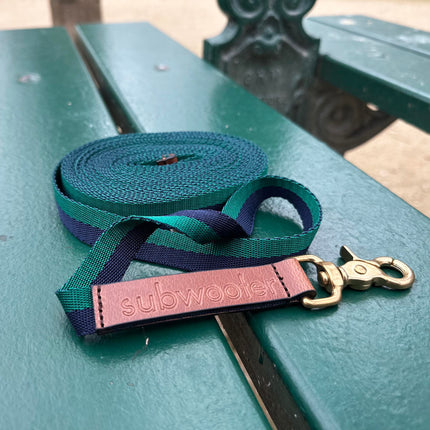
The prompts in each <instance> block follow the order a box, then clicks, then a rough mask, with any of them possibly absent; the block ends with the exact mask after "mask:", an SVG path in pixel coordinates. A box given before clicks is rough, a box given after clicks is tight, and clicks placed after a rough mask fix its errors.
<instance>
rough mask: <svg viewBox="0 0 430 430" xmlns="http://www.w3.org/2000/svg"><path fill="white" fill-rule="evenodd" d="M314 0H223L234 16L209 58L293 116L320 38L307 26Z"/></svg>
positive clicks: (207, 48) (207, 51)
mask: <svg viewBox="0 0 430 430" xmlns="http://www.w3.org/2000/svg"><path fill="white" fill-rule="evenodd" d="M314 3H315V0H218V4H219V6H220V8H221V9H222V11H223V12H224V13H225V14H226V15H227V16H228V18H229V21H228V24H227V26H226V28H225V29H224V31H223V33H221V34H220V35H219V36H217V37H214V38H212V39H208V40H206V41H205V45H204V58H205V59H206V60H207V61H208V62H210V63H212V64H213V65H215V66H216V67H217V68H218V69H220V70H221V71H222V72H224V73H225V74H226V75H228V76H230V77H231V78H232V79H233V80H234V81H236V82H237V83H239V84H240V85H242V86H243V87H245V88H246V89H247V90H249V91H250V92H251V93H253V94H255V95H256V96H257V97H258V98H260V99H261V100H263V101H264V102H266V103H267V104H269V105H270V106H272V107H273V108H275V109H276V110H277V111H279V112H280V113H282V114H283V115H287V116H290V117H292V118H294V116H295V111H297V109H298V106H299V105H300V103H301V102H302V98H303V96H304V94H305V91H306V89H307V88H308V87H309V85H310V84H311V82H312V79H313V76H314V73H315V67H316V62H317V58H318V47H319V41H318V40H316V39H313V38H311V37H310V36H308V35H307V34H306V33H305V31H304V30H303V27H302V18H303V16H304V15H305V14H306V13H307V12H308V11H309V10H310V9H311V8H312V6H313V5H314Z"/></svg>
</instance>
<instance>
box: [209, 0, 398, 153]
mask: <svg viewBox="0 0 430 430" xmlns="http://www.w3.org/2000/svg"><path fill="white" fill-rule="evenodd" d="M218 4H219V6H220V8H221V9H222V11H223V12H224V13H225V14H226V15H227V16H228V19H229V20H228V24H227V26H226V28H225V29H224V31H223V32H222V33H221V34H220V35H219V36H216V37H214V38H211V39H208V40H205V44H204V58H205V60H206V61H208V62H210V63H212V64H213V65H214V66H216V67H217V68H218V69H220V70H221V71H222V72H223V73H225V74H226V75H228V76H230V77H231V78H232V79H233V80H234V81H236V82H237V83H238V84H240V85H241V86H243V87H245V88H246V89H247V90H248V91H249V92H251V93H252V94H254V95H256V96H257V97H258V98H259V99H261V100H263V101H264V102H266V103H267V104H268V105H270V106H272V107H273V108H274V109H276V110H277V111H278V112H280V113H281V114H283V115H285V116H288V117H289V118H291V119H292V120H293V121H295V122H297V123H299V124H300V125H301V126H302V127H304V128H305V129H306V130H308V131H309V132H310V133H312V134H313V135H315V136H316V137H318V138H319V139H321V140H323V141H324V142H326V143H328V144H329V145H331V146H332V147H333V148H334V149H336V150H337V151H338V152H340V153H344V152H345V151H346V150H347V149H350V148H353V147H354V146H357V145H359V144H361V143H363V142H365V141H366V140H368V139H369V138H371V137H372V136H374V135H375V134H377V133H378V132H379V131H381V130H382V129H384V128H385V127H387V126H388V125H389V124H390V123H391V122H393V121H394V118H393V117H391V116H389V115H387V114H385V113H383V112H380V111H378V110H372V109H370V108H369V106H368V105H367V104H366V103H365V102H363V101H361V100H359V99H357V98H355V97H353V96H352V95H350V94H347V93H346V92H344V91H342V90H340V89H337V88H335V87H333V86H331V85H329V84H328V83H325V82H323V81H321V80H320V79H318V77H317V75H318V73H317V61H318V49H319V40H316V39H314V38H312V37H310V36H308V35H307V34H306V33H305V31H304V29H303V26H302V20H303V17H304V16H305V15H306V13H307V12H308V11H309V10H310V9H311V8H312V6H313V5H314V4H315V0H218Z"/></svg>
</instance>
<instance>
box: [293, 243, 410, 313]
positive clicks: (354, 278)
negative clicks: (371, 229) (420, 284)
mask: <svg viewBox="0 0 430 430" xmlns="http://www.w3.org/2000/svg"><path fill="white" fill-rule="evenodd" d="M340 256H341V257H342V258H343V260H344V261H345V264H343V265H342V266H340V267H337V266H336V265H335V264H333V263H331V262H329V261H323V260H322V259H321V258H319V257H316V256H315V255H299V256H297V257H294V258H296V259H297V260H298V261H299V262H301V263H313V264H314V265H315V266H316V267H317V270H318V283H319V284H320V285H321V286H322V287H324V288H325V289H326V290H327V292H328V293H330V296H329V297H326V298H322V299H310V298H308V297H305V298H303V299H302V304H303V306H304V307H305V308H308V309H322V308H325V307H328V306H334V305H337V304H338V303H339V302H340V300H341V299H342V291H343V289H344V288H345V287H350V288H352V289H354V290H360V291H363V290H367V289H368V288H370V287H371V286H384V287H388V288H391V289H395V290H404V289H407V288H410V287H411V286H412V284H413V283H414V280H415V275H414V272H413V271H412V269H411V268H410V267H409V266H408V265H407V264H405V263H403V262H402V261H399V260H395V259H394V258H391V257H377V258H374V259H373V260H363V259H361V258H359V257H357V256H356V255H355V254H354V253H353V252H352V251H351V250H350V249H349V248H348V247H347V246H342V248H341V250H340ZM384 267H385V268H389V269H394V270H396V271H398V272H400V273H401V274H402V277H401V278H396V277H393V276H389V275H387V274H386V273H385V272H384V271H383V270H382V268H384Z"/></svg>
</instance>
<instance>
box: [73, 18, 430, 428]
mask: <svg viewBox="0 0 430 430" xmlns="http://www.w3.org/2000/svg"><path fill="white" fill-rule="evenodd" d="M79 34H80V37H81V40H82V43H83V45H84V46H85V48H86V50H87V55H89V56H90V57H91V58H92V63H93V67H94V68H95V69H96V71H97V74H98V76H100V77H102V79H103V80H102V82H103V85H104V88H105V91H106V94H107V95H109V97H111V99H112V100H113V101H114V102H115V104H116V105H118V106H121V108H122V109H124V111H125V113H126V115H125V116H126V117H128V122H129V124H131V126H132V128H135V129H143V128H145V130H147V131H171V130H208V131H218V132H221V131H224V132H227V133H230V134H235V135H239V136H243V137H245V138H248V139H250V140H253V141H254V142H256V143H257V144H258V145H259V146H261V148H263V149H264V151H265V152H266V154H267V155H268V159H269V165H270V168H269V173H271V174H278V175H283V176H287V177H291V178H293V179H296V180H298V181H300V182H302V183H304V184H305V185H306V186H309V188H310V189H311V190H312V191H314V192H315V194H316V195H317V196H318V198H319V199H320V201H321V203H322V207H323V211H324V219H323V223H322V226H321V229H320V231H319V233H318V235H317V237H316V240H315V242H314V244H313V245H312V246H311V248H310V250H309V251H310V253H313V254H316V255H319V256H321V257H322V258H324V259H327V260H330V261H334V262H336V261H338V253H339V248H340V246H341V245H343V244H347V245H349V246H350V247H351V249H352V250H353V251H355V252H356V253H357V254H358V255H359V256H360V257H363V258H368V259H371V258H374V257H377V256H382V255H389V256H393V257H395V258H398V259H400V260H403V261H405V262H406V263H408V264H410V266H411V267H412V268H413V269H414V270H415V273H416V276H417V281H416V283H415V285H414V287H413V288H412V290H411V291H403V292H398V291H397V292H393V291H386V290H383V289H374V290H369V291H367V292H365V293H363V292H357V291H345V294H344V299H343V302H342V303H341V304H340V305H339V306H338V307H337V308H332V309H326V310H323V311H319V312H310V311H307V310H304V309H300V308H294V309H292V308H290V309H280V310H275V311H267V312H260V313H255V314H253V315H252V317H251V320H250V322H251V325H252V327H253V329H254V331H255V333H256V334H257V336H258V338H259V340H260V342H261V345H262V346H263V348H264V349H265V351H266V352H267V354H268V355H269V357H270V358H271V360H272V361H273V362H275V364H276V366H277V369H278V371H279V372H280V374H281V376H282V378H283V380H284V382H285V384H286V385H287V386H288V387H289V389H290V391H291V392H292V394H293V396H294V398H295V401H296V402H297V403H298V405H299V406H300V408H301V409H302V410H303V411H304V413H305V416H306V418H307V419H308V420H309V423H310V425H311V426H312V427H314V428H326V429H333V428H362V429H368V428H385V427H387V426H388V427H390V428H394V429H403V428H405V427H408V428H411V427H413V428H417V429H426V428H428V425H429V423H430V412H429V409H428V407H427V403H428V399H429V398H430V373H429V372H428V369H429V364H430V363H429V361H430V358H429V354H428V351H429V348H430V336H429V333H430V330H429V328H430V324H429V318H428V299H427V297H428V284H429V283H430V268H429V265H428V255H429V247H428V237H429V234H430V221H429V219H428V218H427V217H425V216H424V215H422V214H421V213H419V212H418V211H416V210H415V209H413V208H411V207H410V206H409V205H408V204H406V203H405V202H403V201H402V200H401V199H399V198H398V197H396V196H394V195H393V194H392V193H391V192H389V191H388V190H387V189H386V188H384V187H383V186H381V185H380V184H378V183H376V182H375V181H374V180H372V179H371V178H369V177H368V176H367V175H365V174H364V173H363V172H361V171H359V170H358V169H356V168H355V167H353V166H351V165H350V164H349V163H348V162H347V161H345V160H344V159H343V158H342V157H340V156H338V155H337V154H335V153H334V152H333V151H331V150H330V149H329V148H327V147H326V146H325V145H324V144H322V143H321V142H318V141H317V140H316V139H314V138H312V137H311V136H309V135H308V134H306V133H305V132H303V131H302V130H301V129H300V128H298V127H297V126H295V125H294V124H292V123H291V122H290V121H288V120H286V119H285V118H283V117H282V116H281V115H279V114H277V113H276V112H274V111H273V110H271V109H270V108H268V107H267V106H266V105H264V104H263V103H261V102H259V101H258V100H256V99H255V98H254V97H252V96H251V95H249V94H248V93H247V92H246V91H245V90H243V89H241V88H239V87H238V86H237V85H235V84H233V83H232V82H231V81H229V80H228V79H227V78H225V77H224V76H222V75H221V74H220V73H219V72H218V71H216V70H214V69H213V68H212V67H211V66H209V65H208V64H205V63H204V62H202V61H201V60H199V59H197V58H196V57H194V56H193V55H191V54H190V53H189V52H188V51H186V50H185V49H183V48H182V47H180V46H179V45H177V44H176V43H174V42H173V41H171V40H170V39H168V38H167V37H166V36H164V35H163V34H161V33H159V32H158V31H156V30H155V29H154V28H152V27H151V26H150V25H146V24H126V25H125V24H124V25H103V26H97V25H94V26H93V25H88V26H82V27H81V28H80V29H79ZM160 63H163V64H165V65H168V70H165V71H159V70H157V68H156V67H155V66H156V65H157V64H160ZM285 214H287V216H292V217H293V218H294V214H291V211H289V208H288V205H283V204H280V203H279V202H278V201H273V202H268V203H267V204H266V205H265V206H264V208H263V211H262V212H261V213H259V215H258V217H257V234H258V235H275V234H276V233H279V232H280V231H282V230H283V228H284V227H285V225H286V221H285ZM143 273H144V272H143ZM309 274H310V276H311V277H312V278H313V279H314V280H315V274H314V273H313V272H312V271H311V269H310V268H309Z"/></svg>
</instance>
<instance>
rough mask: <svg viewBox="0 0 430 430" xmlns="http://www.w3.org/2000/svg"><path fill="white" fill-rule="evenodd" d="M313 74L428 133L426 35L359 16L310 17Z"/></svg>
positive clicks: (429, 49) (429, 42)
mask: <svg viewBox="0 0 430 430" xmlns="http://www.w3.org/2000/svg"><path fill="white" fill-rule="evenodd" d="M305 29H306V31H307V32H308V33H309V34H310V35H311V36H314V37H316V38H318V39H320V40H321V44H320V51H319V55H320V58H319V66H318V71H317V75H318V77H320V78H321V79H323V80H325V81H327V82H329V83H331V84H332V85H334V86H336V87H338V88H341V89H342V90H344V91H347V92H348V93H350V94H352V95H354V96H356V97H358V98H359V99H361V100H363V101H365V102H368V103H373V104H375V105H377V106H378V108H379V109H380V110H382V111H384V112H386V113H388V114H390V115H392V116H394V117H396V118H402V119H404V120H405V121H407V122H409V123H411V124H412V125H415V126H417V127H419V128H421V129H423V130H424V131H427V132H430V75H429V73H428V71H429V70H430V33H426V32H424V31H418V30H414V29H411V28H408V27H404V26H400V25H396V24H392V23H389V22H384V21H380V20H377V19H373V18H368V17H364V16H354V15H352V16H327V17H315V18H309V19H307V20H306V21H305Z"/></svg>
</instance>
